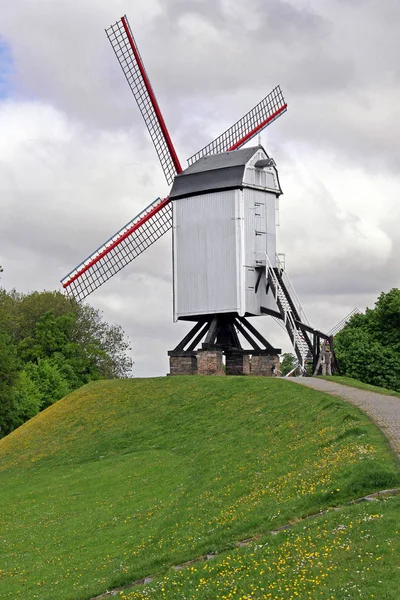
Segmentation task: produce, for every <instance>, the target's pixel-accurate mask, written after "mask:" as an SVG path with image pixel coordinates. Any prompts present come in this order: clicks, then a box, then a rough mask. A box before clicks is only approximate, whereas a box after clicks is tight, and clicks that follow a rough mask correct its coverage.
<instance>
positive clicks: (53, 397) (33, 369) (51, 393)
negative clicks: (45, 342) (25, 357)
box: [25, 358, 72, 410]
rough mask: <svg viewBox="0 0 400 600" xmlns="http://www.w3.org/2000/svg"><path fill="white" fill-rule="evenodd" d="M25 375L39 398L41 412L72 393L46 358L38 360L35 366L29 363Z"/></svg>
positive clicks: (61, 376)
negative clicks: (32, 384)
mask: <svg viewBox="0 0 400 600" xmlns="http://www.w3.org/2000/svg"><path fill="white" fill-rule="evenodd" d="M25 373H26V376H27V377H28V378H29V379H30V380H31V382H33V383H34V385H35V388H36V390H37V393H38V397H40V409H41V410H43V409H44V408H47V407H48V406H50V405H51V404H54V402H56V401H57V400H60V399H61V398H63V397H64V396H66V395H67V394H69V393H70V392H71V391H72V389H71V387H70V385H69V383H68V381H67V379H66V378H65V377H64V375H63V374H62V373H61V371H60V369H59V368H58V366H57V365H56V364H54V362H52V361H51V360H50V359H48V358H47V359H46V358H44V359H39V361H38V363H37V364H35V363H29V364H28V365H26V367H25Z"/></svg>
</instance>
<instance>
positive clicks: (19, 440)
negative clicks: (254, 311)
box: [0, 377, 399, 600]
mask: <svg viewBox="0 0 400 600" xmlns="http://www.w3.org/2000/svg"><path fill="white" fill-rule="evenodd" d="M397 485H399V469H398V463H397V460H396V458H395V457H394V455H393V453H392V451H391V450H390V448H389V445H388V443H387V442H386V440H385V438H384V437H383V435H382V434H381V432H380V431H379V430H378V429H377V428H376V427H375V426H374V425H373V424H372V423H371V422H370V421H369V420H368V418H367V417H366V416H365V415H364V414H363V413H361V412H360V411H359V410H358V409H356V408H354V407H352V406H350V405H348V404H346V403H344V402H342V401H341V400H339V399H337V398H333V397H330V396H327V395H325V394H322V393H319V392H316V391H314V390H310V389H307V388H303V387H302V386H295V385H293V384H292V383H290V382H286V381H283V380H275V379H268V380H266V379H263V378H252V377H246V378H234V377H224V378H202V377H179V378H159V379H142V380H122V381H102V382H95V383H92V384H90V385H88V386H85V387H84V388H81V389H80V390H78V391H76V392H74V393H73V394H71V395H69V396H68V397H66V398H64V399H63V400H61V401H60V402H58V403H57V404H55V405H53V406H52V407H50V408H49V409H47V410H46V411H44V412H43V413H41V414H40V415H38V416H37V417H35V418H34V419H32V420H31V421H30V422H28V423H26V424H25V425H24V426H22V427H21V428H20V429H18V430H17V431H15V432H14V433H13V434H11V435H10V436H8V437H6V438H4V439H3V440H2V441H1V442H0V505H1V507H2V509H1V512H0V598H12V599H16V598H22V599H24V600H33V599H35V598H38V599H39V598H40V600H47V599H49V600H50V599H51V600H55V599H57V600H84V599H85V600H86V599H89V598H91V597H93V596H95V595H96V594H100V593H102V592H104V591H105V590H107V589H111V588H113V587H116V586H121V585H123V584H125V583H129V582H131V581H133V580H135V579H139V578H141V577H145V576H147V575H150V574H157V573H159V574H162V573H164V572H165V571H166V570H167V568H168V567H169V566H170V565H173V564H178V563H182V562H184V561H187V560H191V559H194V558H196V557H199V556H201V555H204V554H207V553H216V552H221V551H223V550H227V551H230V550H231V549H232V548H234V546H235V543H236V542H238V541H239V540H243V539H245V538H249V537H251V536H254V535H256V534H260V535H262V534H265V533H266V532H268V531H270V530H271V529H274V528H277V527H279V526H280V525H283V524H285V523H287V522H289V521H296V520H298V519H299V518H301V517H304V516H306V515H309V514H313V513H315V512H317V511H319V510H320V509H325V508H327V507H329V506H335V505H343V504H344V503H346V502H348V501H349V500H352V499H354V498H356V497H359V496H362V495H365V494H367V493H370V492H374V491H377V490H381V489H385V488H389V487H395V486H397ZM385 507H387V510H392V507H393V502H392V503H391V502H390V501H386V504H385ZM349 510H350V509H349ZM363 510H364V509H363ZM382 510H383V509H382ZM385 510H386V508H385ZM380 512H382V511H381V510H380ZM371 514H372V513H371ZM329 518H330V516H329ZM388 518H389V517H388ZM389 520H390V518H389ZM376 521H377V522H379V523H381V522H383V521H384V520H383V519H381V520H379V519H376ZM362 522H363V521H362ZM385 522H386V521H385ZM307 523H310V525H307V528H308V527H310V528H312V527H313V526H314V525H312V524H311V521H307ZM374 523H375V521H374ZM298 527H299V526H298ZM301 527H303V525H302V526H301ZM300 529H301V528H300ZM339 531H341V530H339ZM285 535H289V534H285ZM382 535H383V536H386V529H385V531H383V530H382ZM278 537H279V536H277V538H276V539H277V542H276V544H277V547H278V546H279V544H280V543H281V541H279V540H278ZM288 539H289V538H288ZM385 539H386V538H385ZM246 551H247V550H246V549H243V550H242V551H241V552H242V553H243V552H246ZM234 552H235V553H237V552H239V554H237V556H241V554H240V551H236V550H235V551H234ZM277 552H278V550H277ZM278 554H279V553H278ZM278 554H276V556H275V559H274V560H275V562H276V560H277V556H278ZM389 554H390V553H389ZM390 556H391V554H390ZM229 557H230V558H232V557H233V553H232V552H231V554H230V555H229ZM235 557H236V554H235ZM253 558H254V557H253ZM221 560H222V561H223V560H224V559H223V558H221ZM232 560H233V559H232ZM235 560H236V558H235ZM238 560H242V559H238ZM272 562H273V561H272ZM253 563H254V560H253ZM207 564H209V563H207ZM217 564H218V563H217V562H216V563H215V565H216V566H217ZM385 564H387V565H388V568H389V569H390V568H391V562H390V560H389V559H388V558H387V560H386V563H385ZM253 566H254V565H253ZM207 568H209V567H207V566H206V568H205V569H204V573H206V570H207ZM215 568H217V567H215ZM224 568H225V567H224ZM258 572H259V571H258ZM180 573H182V575H180V577H182V581H183V580H184V579H185V577H186V578H188V577H189V579H188V580H187V581H186V580H185V582H186V583H185V584H184V585H187V586H188V587H187V590H186V588H185V587H183V588H182V589H181V591H180V592H179V594H180V595H179V594H178V595H175V596H174V595H173V593H172V591H170V592H168V595H165V594H166V591H165V590H166V589H167V588H166V587H165V586H166V585H167V583H162V582H163V581H164V580H162V579H161V580H160V581H161V583H160V586H158V587H157V585H155V586H153V588H152V590H153V591H150V590H149V592H143V591H136V592H133V594H134V595H130V596H128V595H127V596H126V597H132V598H133V597H135V598H139V597H140V598H141V597H143V598H144V597H149V595H151V597H153V595H154V597H160V598H161V597H168V598H169V597H171V598H172V597H177V598H180V597H183V596H184V595H186V597H188V598H189V597H193V598H203V597H204V598H217V597H221V598H223V595H220V592H218V591H216V590H215V589H214V591H212V590H211V588H210V589H207V590H206V588H205V587H204V590H206V591H205V592H204V593H205V594H206V595H201V594H200V591H195V592H193V590H195V588H196V586H197V587H198V585H199V584H198V583H196V581H195V579H194V580H190V572H189V571H188V570H187V572H186V573H184V572H183V571H182V572H180ZM192 575H193V577H194V576H195V573H193V574H192ZM214 575H215V574H214ZM168 577H169V576H168ZM199 577H200V578H201V576H199ZM230 580H232V576H231V577H230ZM165 581H171V590H174V589H175V590H176V589H177V587H176V586H177V584H176V582H175V583H174V581H173V578H172V579H171V578H170V579H167V580H165ZM210 581H212V582H213V585H215V581H216V579H215V576H210ZM203 585H204V584H202V583H201V584H200V588H199V589H201V588H202V586H203ZM193 586H194V587H193ZM243 589H244V588H243ZM327 589H328V588H327ZM163 590H164V591H163ZM182 590H186V591H185V592H182ZM190 590H192V591H190ZM201 593H202V592H201ZM239 593H240V594H241V593H242V589H241V588H240V589H237V590H236V592H235V594H236V595H235V594H233V592H232V590H230V591H229V594H231V595H228V592H227V594H226V597H227V598H228V597H230V598H239V597H242V596H241V595H239ZM246 593H247V592H246ZM127 594H128V592H127ZM190 594H193V595H190ZM232 594H233V595H232ZM249 594H250V592H249ZM243 597H257V598H258V597H271V598H274V597H276V598H285V600H286V598H289V595H288V596H285V595H283V596H282V595H277V596H273V595H271V596H267V595H265V596H260V595H254V596H251V595H250V596H243ZM297 597H301V596H297ZM305 597H309V596H308V595H305V596H304V598H305ZM318 597H326V598H330V597H331V596H330V595H326V596H322V595H321V596H318ZM336 597H337V596H335V598H336ZM347 597H350V596H348V595H346V598H347ZM351 597H353V596H351ZM354 597H357V598H359V597H360V595H358V596H354ZM363 597H364V596H363ZM365 597H367V596H365ZM384 597H387V598H389V597H390V598H391V597H392V596H380V598H384ZM393 598H394V596H393Z"/></svg>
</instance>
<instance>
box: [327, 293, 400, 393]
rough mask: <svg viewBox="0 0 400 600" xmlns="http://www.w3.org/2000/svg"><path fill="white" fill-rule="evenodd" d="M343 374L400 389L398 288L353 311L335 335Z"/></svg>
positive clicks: (399, 296) (399, 297)
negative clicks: (362, 311)
mask: <svg viewBox="0 0 400 600" xmlns="http://www.w3.org/2000/svg"><path fill="white" fill-rule="evenodd" d="M335 351H336V356H337V359H338V361H339V365H340V368H341V370H342V372H343V374H344V375H348V376H349V377H353V378H354V379H359V380H360V381H364V382H365V383H369V384H372V385H377V386H381V387H387V388H390V389H393V390H400V290H398V289H396V288H394V289H392V290H391V291H390V292H388V293H387V294H385V293H382V294H381V295H380V296H379V298H378V300H377V302H376V303H375V308H374V309H368V308H367V310H366V312H365V314H358V315H354V316H353V317H352V318H351V319H350V321H349V323H348V325H347V326H346V327H345V328H344V329H343V330H342V331H340V332H339V333H338V334H337V336H336V337H335Z"/></svg>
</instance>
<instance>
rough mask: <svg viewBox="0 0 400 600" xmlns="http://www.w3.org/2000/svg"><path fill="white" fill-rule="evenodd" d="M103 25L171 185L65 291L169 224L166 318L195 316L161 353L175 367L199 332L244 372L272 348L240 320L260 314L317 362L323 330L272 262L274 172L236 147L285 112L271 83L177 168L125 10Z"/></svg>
mask: <svg viewBox="0 0 400 600" xmlns="http://www.w3.org/2000/svg"><path fill="white" fill-rule="evenodd" d="M106 33H107V36H108V38H109V41H110V43H111V45H112V47H113V50H114V52H115V54H116V57H117V59H118V61H119V63H120V66H121V68H122V71H123V73H124V75H125V77H126V80H127V82H128V84H129V87H130V89H131V91H132V93H133V96H134V97H135V100H136V102H137V104H138V107H139V109H140V111H141V113H142V116H143V119H144V122H145V124H146V126H147V129H148V131H149V134H150V137H151V139H152V142H153V144H154V147H155V149H156V151H157V154H158V157H159V160H160V163H161V166H162V168H163V170H164V174H165V177H166V180H167V183H168V184H169V185H171V184H173V186H172V189H171V192H170V194H169V195H168V196H167V197H165V198H163V199H161V198H157V199H156V200H155V201H154V202H152V203H151V204H150V205H149V206H147V207H146V208H145V209H144V210H143V211H142V212H141V213H139V214H138V215H137V216H136V217H134V218H133V219H132V220H131V221H130V222H129V223H127V224H126V225H125V226H124V227H122V228H121V229H120V230H119V231H117V233H115V234H114V235H113V236H112V237H111V238H110V239H109V240H107V242H105V243H104V244H102V245H101V246H100V247H99V248H98V249H97V250H96V251H95V252H93V253H92V254H90V255H89V256H88V257H87V258H86V259H85V260H84V261H83V262H81V263H80V264H79V265H78V266H77V267H75V268H74V269H73V270H72V271H71V272H70V273H69V274H68V275H67V276H66V277H64V278H63V279H62V281H61V283H62V285H63V287H64V289H65V290H67V292H68V293H69V294H70V295H72V296H73V297H75V299H76V300H78V301H80V300H83V299H84V298H86V297H87V296H88V295H89V294H90V293H92V292H93V291H95V290H96V289H97V288H98V287H100V286H101V285H103V284H104V283H105V282H106V281H108V279H110V278H111V277H112V276H113V275H115V274H116V273H117V272H118V271H120V270H121V269H122V268H124V267H125V266H127V265H128V264H129V263H130V262H131V261H132V260H134V259H135V258H136V257H137V256H139V255H140V254H141V253H142V252H144V251H145V250H146V249H147V248H148V247H149V246H151V245H152V244H153V243H154V242H156V241H157V240H158V239H159V238H160V237H161V236H163V235H164V234H165V233H166V232H167V231H169V230H170V229H171V227H173V252H172V254H173V279H174V283H173V287H174V320H178V319H183V320H191V321H194V322H195V325H194V326H193V328H192V330H191V331H190V332H189V333H188V334H187V336H185V338H184V339H183V340H181V342H180V343H179V344H178V345H177V346H176V348H175V349H174V350H173V351H171V352H169V354H170V356H171V357H172V358H173V359H174V360H175V359H176V360H178V359H179V360H181V364H182V365H183V364H186V363H185V361H186V360H188V361H189V362H190V365H191V369H192V371H191V372H196V368H193V365H195V364H196V352H198V351H197V350H196V348H197V346H198V345H199V343H200V342H201V340H202V339H204V341H203V343H202V348H203V350H204V349H212V350H215V351H216V352H225V355H226V357H227V361H228V358H229V360H231V359H232V357H233V359H232V360H233V363H232V364H233V370H232V373H236V372H238V373H240V372H244V367H243V365H244V364H245V360H244V359H245V358H246V357H248V356H249V355H250V354H251V355H252V356H253V357H266V356H268V355H274V356H275V355H276V353H277V352H278V350H277V349H276V348H274V347H273V346H272V345H271V344H269V342H267V340H265V339H264V338H263V336H261V334H260V333H259V332H258V331H257V330H256V328H255V327H254V326H253V325H251V324H250V323H249V322H248V321H247V317H252V316H260V315H266V314H267V315H272V316H273V317H275V318H277V319H279V320H280V321H281V322H282V324H283V326H284V327H285V328H286V330H287V332H288V334H289V336H290V339H291V341H292V344H293V347H294V350H295V352H296V354H297V356H298V359H299V362H300V363H301V364H302V365H304V362H305V360H306V358H307V357H308V356H312V357H313V361H314V362H316V361H317V354H318V352H319V350H318V351H317V347H318V348H319V337H320V336H322V337H324V334H320V332H315V331H314V330H313V329H312V328H311V327H310V326H309V324H307V323H305V322H304V318H303V313H302V310H301V307H300V306H299V303H298V302H297V300H296V298H297V297H295V294H294V293H292V292H291V291H290V290H291V288H290V287H289V285H288V282H287V280H285V274H284V273H283V270H282V268H281V265H277V264H276V207H277V199H278V197H279V195H280V194H281V193H282V191H281V187H280V184H279V178H278V172H277V170H276V167H275V163H274V161H273V160H272V159H270V158H269V157H268V155H267V153H266V151H265V150H264V148H262V147H261V146H256V147H251V148H248V147H245V145H246V143H247V142H249V141H250V140H251V139H252V138H254V137H255V136H256V135H257V134H258V133H259V132H260V131H262V130H263V129H264V128H265V127H267V126H268V125H270V124H271V123H272V122H273V121H275V120H276V119H277V118H278V117H280V116H281V115H282V114H283V113H284V112H285V111H286V110H287V104H286V102H285V99H284V97H283V94H282V92H281V90H280V88H279V86H277V87H276V88H274V89H273V90H272V92H271V93H270V94H268V95H267V96H266V97H265V98H263V100H261V102H259V103H258V104H257V105H256V106H255V107H254V108H252V109H251V110H250V111H249V112H248V113H246V114H245V115H244V117H242V118H241V119H240V120H239V121H237V122H236V123H235V124H234V125H233V126H232V127H230V128H229V129H228V130H227V131H225V132H224V133H223V134H221V135H220V136H219V137H218V138H216V139H215V140H214V141H213V142H211V143H210V144H208V145H207V146H205V147H204V148H202V149H201V150H200V151H199V152H197V153H196V154H194V155H193V156H192V157H191V158H189V159H188V163H189V167H188V168H187V169H186V170H183V169H182V167H181V164H180V162H179V159H178V156H177V153H176V151H175V148H174V146H173V144H172V141H171V138H170V135H169V132H168V130H167V127H166V125H165V122H164V119H163V117H162V114H161V111H160V108H159V106H158V103H157V100H156V97H155V94H154V91H153V89H152V86H151V84H150V81H149V78H148V75H147V72H146V69H145V67H144V65H143V62H142V59H141V56H140V53H139V50H138V48H137V45H136V42H135V40H134V38H133V35H132V32H131V29H130V26H129V23H128V20H127V18H126V17H122V18H121V20H120V21H118V22H117V23H115V24H114V25H112V26H111V27H110V28H109V29H107V30H106ZM239 334H240V335H241V337H242V338H244V339H245V340H246V341H247V342H248V343H249V344H250V346H251V348H250V350H246V349H244V348H243V347H242V342H241V340H240V339H239ZM325 337H326V336H325ZM235 357H239V359H240V360H242V358H243V364H241V367H240V368H241V369H242V370H240V369H239V370H238V371H235V369H236V366H237V365H236V363H235V361H236V358H235ZM274 360H275V358H274ZM178 362H179V361H178ZM239 362H240V361H239ZM247 363H248V361H247ZM254 364H256V361H255V360H254ZM235 365H236V366H235ZM227 371H228V362H227ZM264 374H265V373H264Z"/></svg>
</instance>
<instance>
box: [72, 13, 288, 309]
mask: <svg viewBox="0 0 400 600" xmlns="http://www.w3.org/2000/svg"><path fill="white" fill-rule="evenodd" d="M106 33H107V36H108V39H109V40H110V43H111V45H112V47H113V49H114V52H115V54H116V56H117V59H118V61H119V63H120V65H121V68H122V71H123V73H124V75H125V77H126V80H127V82H128V84H129V87H130V89H131V91H132V93H133V96H134V97H135V100H136V102H137V105H138V107H139V109H140V112H141V114H142V117H143V120H144V122H145V124H146V127H147V129H148V131H149V134H150V137H151V139H152V141H153V144H154V147H155V149H156V152H157V154H158V158H159V160H160V163H161V166H162V168H163V171H164V174H165V177H166V180H167V183H168V184H172V182H173V180H174V178H175V177H176V175H178V174H179V173H181V172H182V167H181V165H180V162H179V159H178V156H177V154H176V151H175V148H174V146H173V143H172V141H171V137H170V135H169V132H168V129H167V127H166V125H165V121H164V119H163V116H162V114H161V111H160V108H159V106H158V102H157V99H156V97H155V94H154V92H153V89H152V87H151V84H150V80H149V78H148V75H147V73H146V69H145V67H144V64H143V61H142V59H141V56H140V53H139V50H138V48H137V45H136V42H135V40H134V37H133V35H132V32H131V29H130V26H129V23H128V20H127V18H126V16H124V17H122V18H121V20H120V21H118V22H117V23H115V24H114V25H112V26H111V27H110V28H109V29H106ZM286 109H287V104H286V102H285V99H284V97H283V94H282V92H281V90H280V87H279V86H278V87H276V88H275V89H274V90H273V91H272V92H271V93H270V94H268V96H266V97H265V98H264V99H263V100H262V101H261V102H260V103H259V104H257V106H255V107H254V108H252V109H251V110H250V111H249V112H248V113H247V114H246V115H244V117H242V118H241V119H240V120H239V121H237V122H236V123H235V124H234V125H233V126H232V127H231V128H229V129H228V130H227V131H225V132H224V133H223V134H221V135H220V136H219V137H218V138H216V139H215V140H214V141H213V142H211V144H208V145H207V146H205V147H204V148H203V149H202V150H200V151H199V152H197V153H196V154H194V155H193V156H192V157H191V158H189V160H188V162H189V164H192V163H193V162H195V161H196V160H198V159H199V158H201V157H203V156H206V155H209V154H216V153H219V152H226V151H232V150H236V149H238V148H240V147H241V146H243V145H244V144H245V143H246V142H248V141H249V140H250V139H252V138H253V137H254V136H255V135H256V134H257V133H259V132H260V131H262V130H263V129H264V128H265V127H267V126H268V125H270V124H271V123H272V122H273V121H275V119H277V118H278V117H279V116H281V115H282V114H283V113H284V112H285V111H286ZM171 227H172V208H171V204H170V200H169V198H164V200H160V199H159V198H158V199H157V200H155V201H154V202H153V203H152V204H150V205H149V206H148V207H147V208H145V209H144V210H143V211H142V212H141V213H139V214H138V215H137V216H136V217H135V218H134V219H132V221H130V222H129V223H127V224H126V225H125V226H124V227H123V228H122V229H120V230H119V231H118V232H117V233H116V234H115V235H113V236H112V237H111V238H110V239H109V240H108V241H107V242H105V243H104V244H102V246H100V247H99V248H98V249H97V250H96V251H95V252H93V253H92V254H91V255H90V256H88V258H86V259H85V260H84V261H83V262H82V263H80V264H79V265H78V266H77V267H75V269H73V270H72V271H71V272H70V273H69V274H68V275H67V276H66V277H64V278H63V279H62V280H61V283H62V285H63V287H64V288H65V289H66V290H67V292H68V293H69V294H71V295H72V296H74V297H75V298H76V299H77V300H83V299H84V298H85V297H86V296H88V295H89V294H90V293H92V292H93V291H94V290H95V289H97V288H98V287H100V286H101V285H102V284H103V283H105V282H106V281H107V280H108V279H110V278H111V277H112V276H113V275H115V274H116V273H117V272H118V271H120V270H121V269H122V268H123V267H125V266H126V265H127V264H129V263H130V262H131V261H132V260H133V259H135V258H136V257H137V256H139V254H141V253H142V252H144V250H146V249H147V248H148V247H149V246H151V245H152V244H153V243H154V242H155V241H157V240H158V239H159V238H160V237H161V236H163V235H164V234H165V233H166V232H167V231H168V230H169V229H171Z"/></svg>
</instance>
